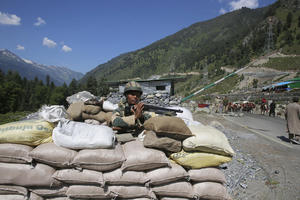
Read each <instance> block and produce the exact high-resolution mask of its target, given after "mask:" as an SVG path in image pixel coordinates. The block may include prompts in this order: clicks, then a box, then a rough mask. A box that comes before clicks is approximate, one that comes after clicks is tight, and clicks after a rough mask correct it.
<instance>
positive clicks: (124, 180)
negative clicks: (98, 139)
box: [0, 116, 234, 200]
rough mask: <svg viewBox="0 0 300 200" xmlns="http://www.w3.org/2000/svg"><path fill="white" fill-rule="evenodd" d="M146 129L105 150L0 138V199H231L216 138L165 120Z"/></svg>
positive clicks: (226, 155)
mask: <svg viewBox="0 0 300 200" xmlns="http://www.w3.org/2000/svg"><path fill="white" fill-rule="evenodd" d="M145 129H146V132H145V133H144V135H142V136H141V137H139V138H136V140H135V141H130V142H126V143H124V144H120V143H116V145H115V146H114V148H108V149H104V148H98V149H80V150H73V149H70V148H65V147H61V146H57V145H56V144H54V143H51V142H50V143H41V144H39V145H37V146H34V147H32V146H28V145H24V144H12V143H3V141H2V140H1V141H0V143H2V144H0V199H32V200H35V199H52V200H62V199H163V200H172V199H196V198H197V199H230V196H229V195H228V194H227V191H226V188H225V186H224V184H225V182H226V180H225V177H224V174H223V173H222V171H221V170H220V169H218V166H219V165H220V164H222V163H225V162H229V161H230V160H231V158H232V156H233V153H234V152H233V150H232V149H231V147H230V145H229V144H228V141H227V139H226V137H225V136H224V135H222V133H221V132H218V131H217V130H216V129H213V128H211V127H207V126H203V125H201V124H198V123H191V125H190V126H189V127H188V126H186V125H185V123H184V121H183V120H182V119H180V118H176V117H167V116H160V117H153V118H151V119H150V120H148V121H147V122H146V123H145ZM11 131H13V130H11ZM0 134H1V133H0ZM97 134H101V133H97ZM47 137H48V135H47ZM7 141H9V140H7ZM16 141H17V139H15V140H14V142H16Z"/></svg>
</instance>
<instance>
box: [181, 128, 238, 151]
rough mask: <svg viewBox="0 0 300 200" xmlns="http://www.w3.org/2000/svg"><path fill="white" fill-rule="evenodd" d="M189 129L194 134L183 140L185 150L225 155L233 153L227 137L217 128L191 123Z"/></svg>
mask: <svg viewBox="0 0 300 200" xmlns="http://www.w3.org/2000/svg"><path fill="white" fill-rule="evenodd" d="M189 129H190V130H191V131H192V133H193V135H195V136H193V137H190V138H187V139H186V140H184V141H183V149H184V150H185V151H187V152H192V151H201V152H207V153H215V154H220V155H225V156H233V155H234V151H233V149H232V148H231V146H230V144H229V142H228V140H227V137H226V136H225V135H224V133H222V132H221V131H219V130H218V129H216V128H213V127H211V126H203V125H191V126H189Z"/></svg>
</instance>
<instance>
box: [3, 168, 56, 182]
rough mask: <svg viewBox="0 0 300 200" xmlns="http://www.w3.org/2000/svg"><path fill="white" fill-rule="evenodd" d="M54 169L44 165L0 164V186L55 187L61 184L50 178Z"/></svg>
mask: <svg viewBox="0 0 300 200" xmlns="http://www.w3.org/2000/svg"><path fill="white" fill-rule="evenodd" d="M54 172H55V169H54V168H52V167H50V166H48V165H44V164H40V163H38V164H36V166H35V167H33V166H31V165H28V164H15V163H0V174H1V176H0V184H8V185H10V184H11V185H19V186H24V187H31V186H32V187H35V186H36V187H56V186H60V185H61V182H59V181H57V180H55V179H54V178H52V177H51V176H52V175H53V174H54Z"/></svg>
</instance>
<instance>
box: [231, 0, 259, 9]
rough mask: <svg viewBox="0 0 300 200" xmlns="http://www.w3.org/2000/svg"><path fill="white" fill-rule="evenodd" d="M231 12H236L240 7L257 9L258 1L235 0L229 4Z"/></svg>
mask: <svg viewBox="0 0 300 200" xmlns="http://www.w3.org/2000/svg"><path fill="white" fill-rule="evenodd" d="M229 5H230V8H231V10H237V9H240V8H242V7H247V8H252V9H253V8H257V7H258V0H237V1H231V2H230V3H229Z"/></svg>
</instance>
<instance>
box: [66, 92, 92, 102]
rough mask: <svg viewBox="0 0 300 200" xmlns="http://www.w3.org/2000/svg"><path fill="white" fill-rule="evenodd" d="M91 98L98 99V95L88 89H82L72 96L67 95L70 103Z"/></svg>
mask: <svg viewBox="0 0 300 200" xmlns="http://www.w3.org/2000/svg"><path fill="white" fill-rule="evenodd" d="M90 99H96V96H94V95H93V94H92V93H90V92H88V91H81V92H78V93H76V94H73V95H72V96H69V97H67V99H66V100H67V102H68V103H69V104H72V103H76V102H85V101H87V100H90Z"/></svg>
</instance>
